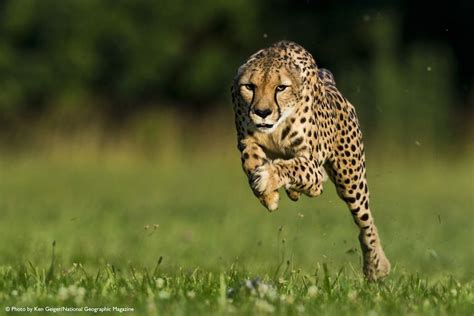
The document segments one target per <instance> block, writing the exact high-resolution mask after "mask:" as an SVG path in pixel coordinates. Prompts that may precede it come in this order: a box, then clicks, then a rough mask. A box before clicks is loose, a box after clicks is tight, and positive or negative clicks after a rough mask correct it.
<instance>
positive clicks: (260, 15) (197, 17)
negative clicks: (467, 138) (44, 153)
mask: <svg viewBox="0 0 474 316" xmlns="http://www.w3.org/2000/svg"><path fill="white" fill-rule="evenodd" d="M472 8H473V5H472V1H469V0H464V1H452V2H450V3H449V4H447V5H446V4H443V5H441V4H434V3H432V2H428V1H403V2H397V1H368V0H367V1H356V2H354V1H309V0H307V1H291V0H285V1H283V0H280V1H270V0H266V1H252V0H234V1H225V0H203V1H184V0H162V1H145V0H142V1H79V0H75V1H55V0H41V1H40V0H37V1H35V0H25V1H15V0H4V1H1V2H0V121H1V122H2V124H3V125H4V126H8V125H11V126H13V127H14V126H15V125H14V124H15V123H14V122H17V120H18V119H19V118H22V117H30V118H31V117H33V118H34V117H37V116H38V115H41V114H44V113H47V112H50V111H53V110H55V109H58V108H73V109H75V110H74V111H79V110H80V109H81V108H85V107H88V108H89V110H90V107H93V109H94V111H97V112H100V113H102V114H106V116H107V117H109V118H111V119H112V120H113V119H114V118H121V117H126V116H128V115H129V114H133V113H136V112H137V111H140V110H142V109H144V108H147V107H148V108H149V107H160V106H161V107H162V106H172V107H174V108H177V109H180V108H183V109H184V108H186V109H190V110H193V111H196V112H199V111H201V110H202V109H203V108H205V109H206V110H209V109H212V107H215V106H222V104H224V103H229V100H228V99H229V95H228V94H229V91H228V90H229V86H230V82H231V80H232V77H233V75H234V72H235V70H236V68H237V66H238V65H239V64H240V63H241V62H242V61H243V60H244V59H245V58H246V57H247V56H248V55H249V54H250V53H252V52H254V51H255V50H257V49H258V48H261V47H264V46H267V45H269V44H271V43H272V42H274V41H277V40H281V39H287V40H294V41H297V42H299V43H301V44H302V45H303V46H305V47H306V48H308V49H309V50H310V51H311V52H312V53H313V54H314V56H315V58H316V60H317V62H318V63H319V64H321V65H322V66H324V67H327V68H329V69H331V70H332V71H333V72H334V74H335V76H336V81H337V82H338V85H340V87H341V89H342V90H343V91H344V92H345V93H346V94H347V95H348V96H349V97H350V98H352V100H354V103H356V102H357V103H359V104H361V110H360V111H363V112H366V115H365V116H366V117H367V120H370V119H371V118H378V120H377V121H379V122H381V123H380V124H385V125H384V126H387V124H388V126H389V128H388V130H393V131H396V132H394V133H398V134H400V133H401V134H403V129H404V128H403V127H406V124H408V125H410V124H412V125H414V126H416V125H417V124H420V121H417V120H415V119H413V120H412V121H410V122H408V123H406V122H404V123H401V122H400V121H399V120H398V122H397V119H399V118H400V117H402V116H403V113H404V112H403V111H406V110H407V109H411V110H413V112H414V115H415V116H416V115H425V114H426V113H429V120H428V121H429V123H428V125H432V129H433V130H432V131H431V132H429V133H431V134H432V133H436V126H437V124H442V125H443V126H444V127H446V126H454V125H459V124H458V123H459V122H461V123H464V124H461V125H466V124H465V123H466V121H464V120H465V118H466V117H468V116H469V115H466V114H469V113H470V111H471V109H472V107H473V102H474V92H473V73H474V63H473V59H472V56H473V55H474V54H473V49H472V46H473V45H472V38H473V37H472V35H473V33H472V32H473V22H472V18H471V15H472V13H473V10H472ZM414 108H418V109H414ZM374 109H376V110H374ZM380 113H382V114H380ZM377 116H380V117H377ZM446 117H449V118H450V119H449V120H448V121H445V119H446ZM400 124H404V126H400ZM428 129H429V127H428ZM399 130H400V131H399ZM400 136H402V135H400ZM431 136H435V135H431Z"/></svg>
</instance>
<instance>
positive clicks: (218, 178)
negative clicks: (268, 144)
mask: <svg viewBox="0 0 474 316" xmlns="http://www.w3.org/2000/svg"><path fill="white" fill-rule="evenodd" d="M64 161H67V160H62V162H58V161H52V160H41V159H20V160H16V159H15V160H14V159H6V158H4V159H2V160H1V161H0V210H1V211H0V236H1V239H2V242H1V243H0V304H1V305H2V306H0V308H1V310H2V312H3V311H4V310H5V308H7V307H25V308H26V307H34V306H36V307H43V308H45V307H47V306H48V307H80V308H83V309H84V308H86V307H101V306H106V307H110V308H112V307H113V306H116V307H130V308H133V309H134V311H135V312H138V313H140V314H145V313H149V314H155V313H160V314H177V315H190V314H203V315H207V314H209V313H210V312H215V313H231V312H234V313H236V314H251V313H256V312H257V313H262V314H265V313H283V314H295V315H296V314H301V313H303V314H308V315H313V314H316V313H318V314H321V313H322V314H337V315H341V314H351V315H353V314H361V315H382V314H400V315H406V314H430V315H433V314H446V315H452V314H467V315H473V313H474V292H473V286H474V282H473V270H472V262H474V251H472V243H473V242H474V233H473V224H474V219H473V217H472V211H473V205H474V198H473V194H472V192H473V190H474V183H473V182H474V180H473V179H474V177H473V165H472V160H466V161H464V162H463V161H458V162H452V163H450V164H447V163H444V162H440V161H438V162H434V161H428V162H427V161H423V162H417V163H411V164H410V165H403V164H401V163H398V164H397V165H393V164H392V165H386V164H385V165H384V164H377V163H372V164H371V161H370V156H369V186H370V188H371V195H372V208H373V213H374V216H375V220H376V223H377V225H378V227H379V232H380V233H381V237H382V241H383V243H384V245H385V249H386V253H387V256H388V257H389V259H391V262H392V266H393V273H392V275H391V276H390V277H389V278H388V279H386V280H384V281H383V282H380V283H376V284H367V283H366V282H364V280H363V279H362V277H361V264H360V262H361V258H360V251H359V245H358V242H357V229H356V227H355V225H354V224H353V222H352V219H351V218H350V215H349V212H348V210H347V209H346V208H345V206H344V204H343V203H342V202H341V201H340V200H339V199H338V198H337V196H336V194H335V192H334V189H333V188H332V185H331V184H330V183H328V184H326V187H325V193H324V194H323V196H321V197H319V198H317V199H309V198H303V199H302V200H301V201H299V202H297V203H293V202H291V201H289V200H288V199H287V198H286V197H283V198H282V203H281V206H280V209H279V210H278V211H277V212H276V213H273V214H269V213H267V212H266V211H265V210H264V209H263V208H262V207H261V206H260V205H259V203H258V201H257V200H256V199H255V198H254V197H253V196H252V194H251V191H250V189H249V188H248V186H247V184H246V180H245V177H244V175H243V173H242V172H241V170H240V167H239V159H238V157H237V154H236V153H235V152H232V153H231V154H226V153H223V154H222V155H221V156H220V157H218V158H216V159H215V160H213V161H207V162H205V160H204V159H195V160H193V161H189V162H188V163H186V162H182V163H178V162H174V163H161V164H160V163H144V162H139V161H134V160H129V161H125V162H119V160H113V159H112V160H111V161H108V160H105V161H100V160H98V161H94V162H77V161H76V162H74V161H75V160H74V157H71V159H69V160H68V161H69V162H67V163H66V162H64ZM53 241H55V246H54V247H53ZM53 248H54V256H53V254H52V252H53ZM52 261H53V262H52ZM116 312H118V311H116Z"/></svg>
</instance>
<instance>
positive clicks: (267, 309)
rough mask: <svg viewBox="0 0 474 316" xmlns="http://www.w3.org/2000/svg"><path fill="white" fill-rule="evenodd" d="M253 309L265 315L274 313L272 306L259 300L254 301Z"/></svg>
mask: <svg viewBox="0 0 474 316" xmlns="http://www.w3.org/2000/svg"><path fill="white" fill-rule="evenodd" d="M255 307H256V308H257V309H258V310H259V311H261V312H265V313H273V312H274V311H275V306H273V305H272V304H270V303H268V302H267V301H265V300H261V299H257V300H256V301H255Z"/></svg>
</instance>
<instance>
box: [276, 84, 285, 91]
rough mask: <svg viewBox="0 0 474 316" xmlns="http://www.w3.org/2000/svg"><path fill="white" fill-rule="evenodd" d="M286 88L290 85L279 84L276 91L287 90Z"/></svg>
mask: <svg viewBox="0 0 474 316" xmlns="http://www.w3.org/2000/svg"><path fill="white" fill-rule="evenodd" d="M286 88H288V86H285V85H279V86H277V87H276V91H277V92H282V91H283V90H285V89H286Z"/></svg>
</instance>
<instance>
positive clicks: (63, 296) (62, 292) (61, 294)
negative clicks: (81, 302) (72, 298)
mask: <svg viewBox="0 0 474 316" xmlns="http://www.w3.org/2000/svg"><path fill="white" fill-rule="evenodd" d="M68 298H69V291H68V290H67V288H65V287H64V286H61V287H60V288H59V290H58V299H59V300H60V301H65V300H67V299H68Z"/></svg>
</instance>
